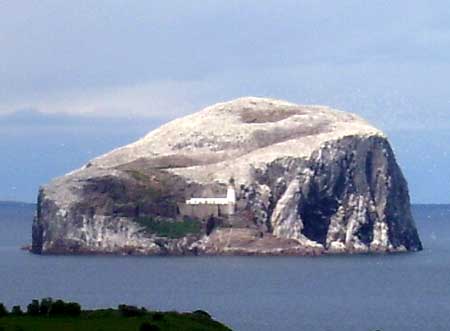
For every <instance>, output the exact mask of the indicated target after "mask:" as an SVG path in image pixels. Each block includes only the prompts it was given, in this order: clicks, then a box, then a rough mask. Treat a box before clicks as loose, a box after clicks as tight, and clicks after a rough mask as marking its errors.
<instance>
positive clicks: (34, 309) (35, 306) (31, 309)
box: [27, 300, 39, 316]
mask: <svg viewBox="0 0 450 331" xmlns="http://www.w3.org/2000/svg"><path fill="white" fill-rule="evenodd" d="M27 314H28V315H31V316H36V315H39V301H38V300H32V301H31V303H30V304H29V305H28V306H27Z"/></svg>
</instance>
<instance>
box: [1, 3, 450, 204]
mask: <svg viewBox="0 0 450 331" xmlns="http://www.w3.org/2000/svg"><path fill="white" fill-rule="evenodd" d="M448 77H450V6H448V2H447V1H439V0H436V1H401V0H398V1H382V0H374V1H347V0H341V1H319V0H315V1H312V0H311V1H306V0H305V1H283V0H279V1H269V0H268V1H265V0H254V1H245V0H240V1H233V0H227V1H209V0H202V1H194V0H193V1H170V0H166V1H132V0H128V1H116V0H107V1H101V0H99V1H95V2H94V1H82V0H79V1H76V2H72V1H49V0H38V1H32V0H28V1H22V0H15V1H2V0H0V148H1V149H0V150H1V151H2V157H3V162H1V164H0V181H1V183H2V185H1V186H0V200H24V201H34V200H35V197H36V192H37V189H38V187H39V185H42V184H45V183H46V182H48V181H49V180H50V179H51V178H53V177H55V176H60V175H62V174H64V173H66V172H68V171H70V170H72V169H74V168H77V167H79V166H81V165H82V164H84V163H86V162H87V161H88V160H89V159H90V158H92V157H94V156H96V155H98V154H101V153H104V152H107V151H108V150H110V149H112V148H115V147H118V146H121V145H124V144H127V143H129V142H132V141H133V140H135V139H138V138H139V137H141V136H143V135H145V134H146V133H147V132H148V131H150V130H151V129H153V128H155V127H157V126H159V125H160V124H161V123H164V122H167V121H169V120H171V119H174V118H177V117H180V116H183V115H186V114H189V113H192V112H194V111H196V110H198V109H200V108H202V107H204V106H207V105H209V104H212V103H216V102H219V101H225V100H229V99H233V98H236V97H240V96H248V95H254V96H264V97H273V98H279V99H286V100H289V101H292V102H296V103H302V104H325V105H329V106H331V107H334V108H338V109H341V110H346V111H350V112H353V113H356V114H358V115H361V116H363V117H364V118H366V119H367V120H368V121H370V122H371V123H373V124H374V125H375V126H377V127H378V128H380V129H382V130H384V131H385V132H386V133H387V134H388V136H389V137H390V140H391V143H392V145H393V148H394V150H395V152H396V155H397V158H398V161H399V163H400V165H401V167H402V169H403V171H404V173H405V176H406V178H407V180H408V182H409V186H410V192H411V197H412V200H413V202H416V203H450V160H449V159H450V157H449V150H450V147H449V146H450V144H449V143H450V84H449V78H448Z"/></svg>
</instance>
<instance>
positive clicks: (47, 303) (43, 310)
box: [39, 298, 53, 315]
mask: <svg viewBox="0 0 450 331" xmlns="http://www.w3.org/2000/svg"><path fill="white" fill-rule="evenodd" d="M52 303H53V299H52V298H44V299H42V300H41V304H40V306H39V314H40V315H48V314H49V313H50V309H51V307H52Z"/></svg>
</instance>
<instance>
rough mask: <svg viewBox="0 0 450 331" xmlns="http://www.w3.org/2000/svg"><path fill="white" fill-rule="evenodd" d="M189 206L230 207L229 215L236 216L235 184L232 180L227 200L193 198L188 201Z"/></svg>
mask: <svg viewBox="0 0 450 331" xmlns="http://www.w3.org/2000/svg"><path fill="white" fill-rule="evenodd" d="M186 204H187V205H228V206H229V207H228V213H229V214H230V215H232V214H234V211H235V205H236V190H235V189H234V183H233V181H232V180H230V183H229V184H228V188H227V196H226V197H225V198H191V199H189V200H186Z"/></svg>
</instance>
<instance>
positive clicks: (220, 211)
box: [32, 97, 422, 255]
mask: <svg viewBox="0 0 450 331" xmlns="http://www.w3.org/2000/svg"><path fill="white" fill-rule="evenodd" d="M32 235H33V242H32V252H34V253H38V254H97V253H98V254H140V255H159V254H172V255H206V254H210V255H212V254H217V255H220V254H242V255H246V254H261V255H285V254H286V255H287V254H290V255H310V254H311V255H317V254H322V253H367V252H382V253H384V252H402V251H418V250H421V249H422V245H421V242H420V239H419V236H418V233H417V230H416V227H415V224H414V220H413V218H412V215H411V210H410V201H409V193H408V187H407V183H406V181H405V179H404V177H403V175H402V172H401V170H400V168H399V166H398V164H397V162H396V160H395V156H394V153H393V151H392V149H391V146H390V144H389V142H388V140H387V138H386V136H385V135H384V134H383V133H382V132H381V131H379V130H378V129H376V128H374V127H373V126H371V125H370V124H369V123H367V122H366V121H364V120H363V119H361V118H359V117H358V116H356V115H353V114H350V113H346V112H342V111H338V110H334V109H331V108H328V107H324V106H303V105H297V104H293V103H289V102H286V101H281V100H274V99H267V98H255V97H247V98H240V99H236V100H232V101H229V102H224V103H218V104H215V105H213V106H210V107H207V108H205V109H203V110H201V111H199V112H197V113H194V114H192V115H189V116H186V117H183V118H180V119H177V120H174V121H172V122H170V123H168V124H165V125H163V126H161V127H160V128H158V129H156V130H154V131H152V132H150V133H149V134H147V135H146V136H145V137H143V138H142V139H140V140H138V141H136V142H134V143H132V144H130V145H127V146H124V147H121V148H118V149H116V150H113V151H111V152H109V153H107V154H105V155H102V156H100V157H98V158H96V159H93V160H91V161H90V162H89V163H88V164H86V165H85V166H84V167H82V168H81V169H79V170H75V171H73V172H71V173H69V174H67V175H65V176H62V177H60V178H56V179H54V180H53V181H52V182H51V183H49V184H48V185H45V186H43V187H42V188H41V189H40V191H39V195H38V205H37V213H36V217H35V219H34V222H33V230H32Z"/></svg>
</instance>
